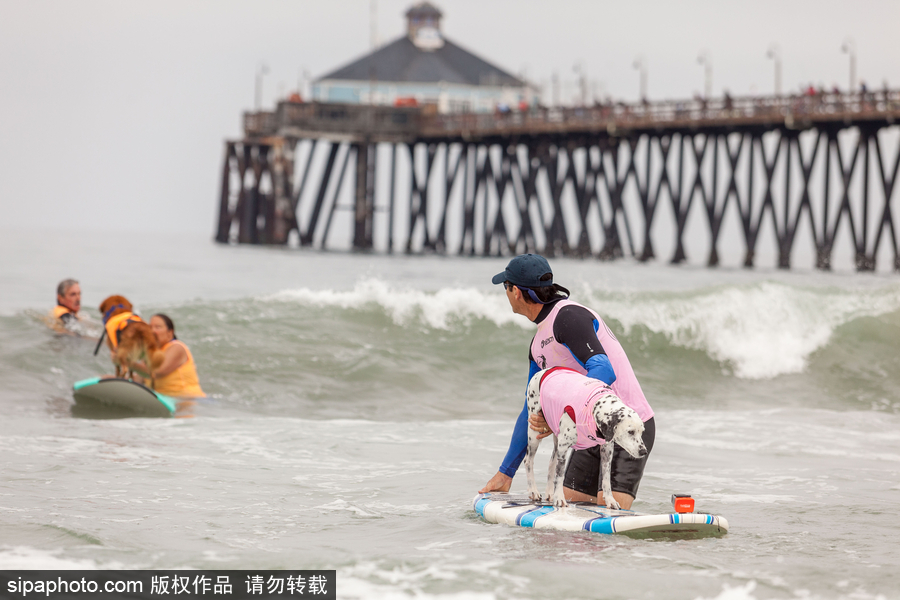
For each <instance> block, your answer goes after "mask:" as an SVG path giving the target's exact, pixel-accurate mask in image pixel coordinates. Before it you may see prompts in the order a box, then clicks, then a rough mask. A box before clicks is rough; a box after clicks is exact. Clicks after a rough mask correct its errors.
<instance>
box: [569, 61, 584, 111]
mask: <svg viewBox="0 0 900 600" xmlns="http://www.w3.org/2000/svg"><path fill="white" fill-rule="evenodd" d="M572 70H573V71H575V73H577V74H578V87H579V89H580V90H581V105H582V106H587V76H586V75H585V74H584V67H583V66H582V65H581V63H575V66H574V67H572Z"/></svg>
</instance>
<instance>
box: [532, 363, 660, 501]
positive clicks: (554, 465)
mask: <svg viewBox="0 0 900 600" xmlns="http://www.w3.org/2000/svg"><path fill="white" fill-rule="evenodd" d="M566 370H567V371H570V373H571V375H566V377H580V378H583V379H584V380H585V381H583V382H576V383H577V384H578V386H580V387H576V388H574V389H576V390H577V389H581V390H585V391H584V392H583V393H582V392H579V393H576V394H573V395H572V396H574V397H564V396H566V394H567V392H571V391H572V389H573V388H572V387H571V385H570V386H569V387H565V386H562V387H561V386H559V385H550V386H545V389H541V385H542V381H543V377H544V375H545V374H546V373H547V371H548V369H545V370H543V371H540V372H538V373H536V374H535V375H534V377H532V378H531V381H530V382H529V383H528V391H527V403H528V415H529V417H530V416H531V415H534V414H538V413H542V414H543V415H547V414H559V413H561V416H560V417H559V419H558V421H557V420H556V419H553V421H551V419H550V418H546V416H545V419H546V421H547V425H548V426H549V427H550V430H551V431H552V432H553V454H552V455H551V457H550V467H549V470H548V472H547V500H548V501H549V502H553V505H554V506H557V507H563V506H568V503H567V502H566V496H565V492H564V491H563V478H564V476H565V473H566V467H567V466H568V464H569V459H570V458H571V455H572V452H574V450H583V449H585V448H590V447H592V446H597V445H600V444H601V441H600V440H601V439H602V440H603V442H604V443H603V447H602V449H601V461H600V462H601V468H600V472H601V482H602V484H601V485H602V488H601V489H602V490H603V498H604V499H605V501H606V505H607V507H609V508H612V509H618V508H619V503H618V502H616V500H615V498H613V495H612V485H611V483H610V467H611V466H612V457H613V447H614V445H617V446H619V447H620V448H622V449H624V450H625V451H626V452H628V453H629V454H630V455H631V456H633V457H635V458H640V457H643V456H646V455H647V448H646V447H645V446H644V442H643V440H642V439H641V436H642V435H643V433H644V423H643V422H642V421H641V419H640V417H639V416H638V414H637V413H636V412H635V411H634V410H632V409H631V408H629V407H627V406H625V404H624V403H623V402H622V401H621V400H620V399H619V398H618V397H617V396H616V395H615V394H613V392H612V390H611V389H610V388H609V387H605V388H603V386H604V385H605V384H603V382H601V381H598V380H594V379H590V378H588V377H587V376H585V375H581V374H580V373H577V372H575V371H571V370H570V369H566ZM571 381H572V380H571V379H570V382H571ZM597 386H601V388H603V389H601V390H600V391H599V395H598V392H597V391H595V390H596V388H597ZM548 388H549V389H548ZM578 396H584V398H579V397H578ZM548 403H557V407H556V411H554V410H552V409H553V407H552V406H548ZM559 403H562V405H564V408H562V409H560V407H559ZM590 403H593V408H591V409H590V410H588V409H589V408H590ZM569 404H571V406H570V405H569ZM578 404H580V405H581V406H580V408H582V410H577V409H573V406H576V405H578ZM545 407H546V408H547V409H548V410H547V411H544V408H545ZM591 417H593V420H592V421H591ZM576 419H578V420H579V421H582V422H576ZM554 421H555V422H554ZM579 430H581V431H580V433H581V435H579ZM540 443H541V440H539V439H538V432H537V431H535V430H533V429H531V428H530V427H529V428H528V450H527V452H526V454H525V463H524V466H525V472H526V475H527V478H528V495H529V496H530V498H531V499H532V500H534V501H537V502H540V501H541V495H540V494H539V493H538V490H537V486H536V485H535V483H534V455H535V453H536V452H537V449H538V446H539V445H540Z"/></svg>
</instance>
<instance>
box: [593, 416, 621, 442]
mask: <svg viewBox="0 0 900 600" xmlns="http://www.w3.org/2000/svg"><path fill="white" fill-rule="evenodd" d="M621 420H622V413H621V412H620V411H615V412H613V413H610V414H609V415H608V416H607V417H606V419H604V420H603V422H601V423H600V427H598V428H597V433H599V434H600V437H602V438H603V439H604V440H606V441H607V442H611V441H612V440H613V438H614V437H615V435H616V425H618V424H619V422H620V421H621Z"/></svg>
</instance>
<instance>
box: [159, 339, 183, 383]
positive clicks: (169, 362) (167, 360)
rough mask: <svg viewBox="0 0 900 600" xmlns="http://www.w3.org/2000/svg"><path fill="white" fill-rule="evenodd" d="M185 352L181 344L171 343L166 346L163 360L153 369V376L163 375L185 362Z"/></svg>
mask: <svg viewBox="0 0 900 600" xmlns="http://www.w3.org/2000/svg"><path fill="white" fill-rule="evenodd" d="M187 359H188V357H187V352H185V351H184V346H182V345H181V344H172V345H171V346H169V347H168V348H166V352H165V356H164V358H163V362H162V364H161V365H159V368H158V369H156V370H155V371H153V376H154V377H165V376H166V375H168V374H169V373H171V372H172V371H174V370H175V369H177V368H178V367H180V366H181V365H183V364H184V363H186V362H187Z"/></svg>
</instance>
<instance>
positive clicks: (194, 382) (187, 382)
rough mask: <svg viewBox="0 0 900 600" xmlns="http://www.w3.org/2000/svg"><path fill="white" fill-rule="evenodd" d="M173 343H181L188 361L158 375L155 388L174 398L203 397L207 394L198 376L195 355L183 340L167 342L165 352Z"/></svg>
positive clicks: (154, 384) (154, 383)
mask: <svg viewBox="0 0 900 600" xmlns="http://www.w3.org/2000/svg"><path fill="white" fill-rule="evenodd" d="M172 344H180V345H181V347H182V348H184V351H185V353H186V354H187V361H185V363H184V364H183V365H181V366H180V367H178V368H177V369H175V370H174V371H172V372H171V373H169V374H168V375H163V376H162V377H156V378H155V379H154V382H153V389H154V390H156V391H157V392H159V393H160V394H163V395H165V396H171V397H173V398H202V397H204V396H206V394H205V393H203V389H202V388H201V387H200V381H199V379H198V378H197V365H196V364H194V356H193V355H192V354H191V351H190V349H188V347H187V344H185V343H184V342H182V341H181V340H172V341H170V342H167V343H166V344H165V345H164V346H163V347H162V350H163V352H165V351H166V348H168V347H169V346H171V345H172Z"/></svg>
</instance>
